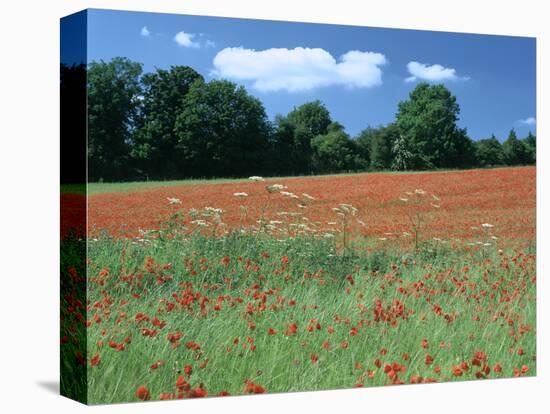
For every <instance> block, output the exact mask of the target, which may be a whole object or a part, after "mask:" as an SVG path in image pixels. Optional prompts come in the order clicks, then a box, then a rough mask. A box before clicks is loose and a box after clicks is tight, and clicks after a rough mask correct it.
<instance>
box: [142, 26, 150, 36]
mask: <svg viewBox="0 0 550 414" xmlns="http://www.w3.org/2000/svg"><path fill="white" fill-rule="evenodd" d="M141 35H142V36H144V37H147V36H149V35H151V32H150V31H149V29H148V28H147V26H143V27H142V28H141Z"/></svg>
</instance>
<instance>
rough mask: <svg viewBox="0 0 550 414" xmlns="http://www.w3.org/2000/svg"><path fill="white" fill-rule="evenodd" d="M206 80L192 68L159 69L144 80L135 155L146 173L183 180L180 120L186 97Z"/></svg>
mask: <svg viewBox="0 0 550 414" xmlns="http://www.w3.org/2000/svg"><path fill="white" fill-rule="evenodd" d="M203 80H204V79H203V77H202V76H201V75H200V74H198V73H197V72H196V71H195V70H194V69H192V68H190V67H188V66H172V67H170V69H169V70H164V69H157V70H156V71H155V72H154V73H148V74H145V75H144V76H143V77H142V84H143V102H142V103H143V110H142V113H141V123H140V128H139V131H138V132H137V134H136V137H135V142H134V147H133V151H132V156H133V158H134V159H135V161H136V166H137V167H138V169H139V171H141V172H142V174H145V175H147V176H148V177H157V178H163V179H166V178H181V177H183V175H182V171H183V170H185V168H184V166H183V165H182V160H181V159H179V158H178V153H177V151H175V148H176V145H177V142H178V140H177V136H176V134H175V132H174V131H175V126H176V118H177V116H178V114H179V113H180V112H181V111H182V110H183V102H184V99H185V96H186V95H187V93H188V92H189V88H190V87H191V85H192V84H193V83H194V82H196V81H203Z"/></svg>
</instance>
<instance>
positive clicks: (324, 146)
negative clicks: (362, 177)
mask: <svg viewBox="0 0 550 414" xmlns="http://www.w3.org/2000/svg"><path fill="white" fill-rule="evenodd" d="M311 146H312V149H313V159H312V168H313V169H314V171H315V172H320V173H332V172H342V171H350V170H354V169H356V168H357V166H358V164H359V163H360V160H359V152H358V149H357V145H356V143H355V141H353V140H351V139H350V137H349V135H348V134H346V132H345V131H344V127H343V126H342V125H341V124H339V123H338V122H333V123H332V124H330V125H329V126H328V128H327V133H326V134H324V135H317V136H316V137H315V138H313V140H312V141H311Z"/></svg>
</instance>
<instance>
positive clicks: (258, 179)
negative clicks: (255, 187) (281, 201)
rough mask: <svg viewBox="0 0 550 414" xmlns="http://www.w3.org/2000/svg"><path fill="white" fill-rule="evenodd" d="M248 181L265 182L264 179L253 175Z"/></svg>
mask: <svg viewBox="0 0 550 414" xmlns="http://www.w3.org/2000/svg"><path fill="white" fill-rule="evenodd" d="M248 179H249V180H250V181H265V178H263V177H260V176H258V175H253V176H252V177H248Z"/></svg>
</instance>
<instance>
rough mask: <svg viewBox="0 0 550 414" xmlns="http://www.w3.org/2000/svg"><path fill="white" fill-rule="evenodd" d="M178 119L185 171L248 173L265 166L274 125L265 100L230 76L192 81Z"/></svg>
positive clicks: (203, 174)
mask: <svg viewBox="0 0 550 414" xmlns="http://www.w3.org/2000/svg"><path fill="white" fill-rule="evenodd" d="M182 108H183V109H182V111H181V112H180V113H179V114H178V116H177V119H176V126H175V132H176V135H177V139H178V144H177V146H176V152H177V154H178V157H179V159H181V161H182V163H183V165H185V166H186V169H185V171H182V173H183V176H186V177H212V176H234V177H237V176H246V175H253V174H258V173H259V172H261V171H262V169H263V168H264V162H265V158H266V151H267V148H268V145H267V144H268V141H267V137H268V134H269V130H270V126H269V122H268V120H267V116H266V113H265V109H264V107H263V105H262V103H261V102H260V101H259V100H258V99H257V98H255V97H253V96H251V95H249V94H248V93H247V92H246V90H245V89H244V87H242V86H237V85H236V84H234V83H232V82H229V81H223V80H221V81H217V80H215V81H211V82H208V83H204V82H200V81H199V82H194V83H193V84H192V85H191V87H190V89H189V92H188V93H187V95H186V96H185V99H184V101H183V105H182Z"/></svg>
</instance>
